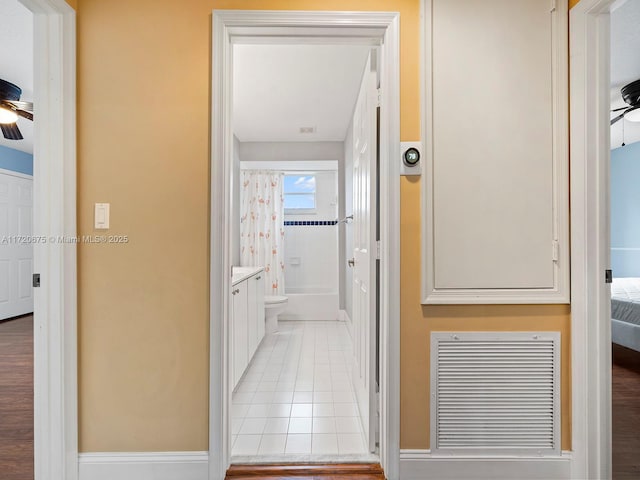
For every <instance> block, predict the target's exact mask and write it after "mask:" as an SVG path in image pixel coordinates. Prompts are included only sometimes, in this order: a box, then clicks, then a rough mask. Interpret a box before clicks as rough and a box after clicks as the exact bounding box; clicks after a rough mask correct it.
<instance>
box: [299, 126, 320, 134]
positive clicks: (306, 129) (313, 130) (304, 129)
mask: <svg viewBox="0 0 640 480" xmlns="http://www.w3.org/2000/svg"><path fill="white" fill-rule="evenodd" d="M300 133H316V127H300Z"/></svg>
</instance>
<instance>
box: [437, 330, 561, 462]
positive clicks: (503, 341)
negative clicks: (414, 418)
mask: <svg viewBox="0 0 640 480" xmlns="http://www.w3.org/2000/svg"><path fill="white" fill-rule="evenodd" d="M431 451H432V452H433V453H436V454H437V453H443V454H445V453H446V454H464V455H468V454H472V455H483V454H487V455H492V454H504V453H507V454H518V455H520V454H525V455H526V454H533V455H559V454H560V333H559V332H538V333H535V332H466V333H451V332H446V333H445V332H436V333H432V334H431Z"/></svg>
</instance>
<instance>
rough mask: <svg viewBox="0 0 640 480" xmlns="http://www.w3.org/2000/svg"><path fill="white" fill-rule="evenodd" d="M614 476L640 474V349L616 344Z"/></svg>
mask: <svg viewBox="0 0 640 480" xmlns="http://www.w3.org/2000/svg"><path fill="white" fill-rule="evenodd" d="M611 377H612V390H611V402H612V409H613V412H612V430H613V479H614V480H627V479H629V480H631V479H633V480H637V479H639V478H640V353H639V352H636V351H634V350H630V349H628V348H624V347H621V346H619V345H616V344H614V345H613V367H612V371H611Z"/></svg>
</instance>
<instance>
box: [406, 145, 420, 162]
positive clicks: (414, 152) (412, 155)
mask: <svg viewBox="0 0 640 480" xmlns="http://www.w3.org/2000/svg"><path fill="white" fill-rule="evenodd" d="M402 160H403V161H404V164H405V165H406V166H407V167H415V166H416V164H417V163H418V162H419V161H420V152H419V151H418V149H417V148H413V147H411V148H407V150H406V151H405V152H404V155H403V156H402Z"/></svg>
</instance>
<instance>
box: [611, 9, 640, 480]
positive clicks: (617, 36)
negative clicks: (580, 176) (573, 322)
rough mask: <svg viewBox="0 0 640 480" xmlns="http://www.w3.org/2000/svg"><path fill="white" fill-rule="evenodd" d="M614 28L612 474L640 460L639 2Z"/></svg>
mask: <svg viewBox="0 0 640 480" xmlns="http://www.w3.org/2000/svg"><path fill="white" fill-rule="evenodd" d="M610 22H611V24H610V31H611V42H610V45H611V110H612V113H611V118H612V120H611V123H612V124H611V175H610V199H611V217H610V219H611V220H610V222H611V223H610V224H611V232H610V234H611V270H612V273H613V284H612V287H611V340H612V346H611V347H612V366H611V408H612V412H611V414H612V415H611V417H612V422H611V427H612V428H611V430H612V432H611V433H612V473H613V478H633V477H637V475H638V471H640V461H639V460H638V456H637V451H638V449H640V437H639V436H638V434H637V432H638V430H639V429H640V400H639V399H640V241H639V236H638V234H639V233H640V213H639V210H638V208H637V207H638V201H640V196H639V194H638V192H639V190H638V188H637V185H638V181H640V109H639V110H636V109H635V108H634V106H637V107H640V57H638V54H637V52H638V51H639V50H640V37H639V36H638V24H639V22H640V2H636V1H627V2H623V3H618V4H615V5H614V7H613V8H612V9H611V13H610Z"/></svg>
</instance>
